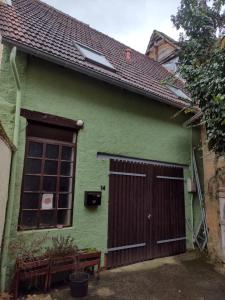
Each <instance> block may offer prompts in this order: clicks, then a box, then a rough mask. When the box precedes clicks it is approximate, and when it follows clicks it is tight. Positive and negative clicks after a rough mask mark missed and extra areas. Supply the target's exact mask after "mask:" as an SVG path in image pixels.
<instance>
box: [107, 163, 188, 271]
mask: <svg viewBox="0 0 225 300" xmlns="http://www.w3.org/2000/svg"><path fill="white" fill-rule="evenodd" d="M182 172H183V170H182V168H168V167H159V166H155V165H152V164H145V163H138V162H130V161H120V160H111V161H110V182H109V183H110V184H109V221H108V222H109V223H108V267H109V268H111V267H116V266H121V265H127V264H131V263H134V262H139V261H143V260H147V259H151V258H154V257H158V256H167V255H172V254H176V253H181V252H183V249H184V251H185V241H184V240H179V241H178V242H177V241H167V240H171V239H173V238H177V237H178V238H180V237H181V236H182V237H184V236H185V230H184V196H183V194H184V192H183V180H181V179H179V180H176V179H175V180H174V179H173V178H172V177H176V176H179V178H182V177H183V173H182ZM165 174H167V175H170V177H171V178H172V179H168V178H161V177H160V178H159V177H158V176H164V175H165ZM164 177H165V176H164ZM167 177H169V176H167ZM177 186H179V188H177ZM175 187H176V188H175ZM168 206H169V209H168ZM177 213H178V214H180V217H179V218H177V217H176V214H177ZM178 219H179V220H178ZM171 245H172V246H171ZM181 245H182V247H181Z"/></svg>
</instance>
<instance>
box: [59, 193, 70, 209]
mask: <svg viewBox="0 0 225 300" xmlns="http://www.w3.org/2000/svg"><path fill="white" fill-rule="evenodd" d="M71 206H72V194H59V201H58V208H72V207H71Z"/></svg>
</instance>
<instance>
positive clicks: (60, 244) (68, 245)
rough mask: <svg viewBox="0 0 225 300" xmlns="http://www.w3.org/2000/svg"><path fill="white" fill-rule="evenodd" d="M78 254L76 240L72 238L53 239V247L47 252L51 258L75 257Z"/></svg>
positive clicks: (58, 237)
mask: <svg viewBox="0 0 225 300" xmlns="http://www.w3.org/2000/svg"><path fill="white" fill-rule="evenodd" d="M77 252H78V247H77V246H76V243H75V240H74V239H73V238H72V237H71V236H66V237H63V236H57V237H52V246H51V247H49V248H48V249H47V251H46V254H47V255H48V256H50V257H57V256H65V255H73V254H76V253H77Z"/></svg>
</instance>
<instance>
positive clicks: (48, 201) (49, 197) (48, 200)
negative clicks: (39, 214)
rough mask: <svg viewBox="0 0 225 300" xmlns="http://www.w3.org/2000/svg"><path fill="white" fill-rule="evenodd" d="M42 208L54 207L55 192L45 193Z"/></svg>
mask: <svg viewBox="0 0 225 300" xmlns="http://www.w3.org/2000/svg"><path fill="white" fill-rule="evenodd" d="M41 209H44V210H47V209H53V194H43V195H42V200H41Z"/></svg>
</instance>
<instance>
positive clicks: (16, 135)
mask: <svg viewBox="0 0 225 300" xmlns="http://www.w3.org/2000/svg"><path fill="white" fill-rule="evenodd" d="M16 54H17V48H16V47H13V48H12V50H11V53H10V65H11V68H12V73H13V77H14V81H15V84H16V106H15V122H14V132H13V144H14V146H15V147H16V150H15V151H14V152H13V153H12V159H11V170H10V183H9V193H8V203H7V209H6V219H5V220H6V221H5V229H4V237H3V247H2V257H1V282H0V284H1V286H0V288H1V292H4V291H5V289H6V272H7V255H8V253H9V242H10V230H11V224H12V216H13V204H14V199H15V184H16V172H17V158H18V151H17V147H18V140H19V122H20V109H21V84H20V78H19V73H18V69H17V66H16Z"/></svg>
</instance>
